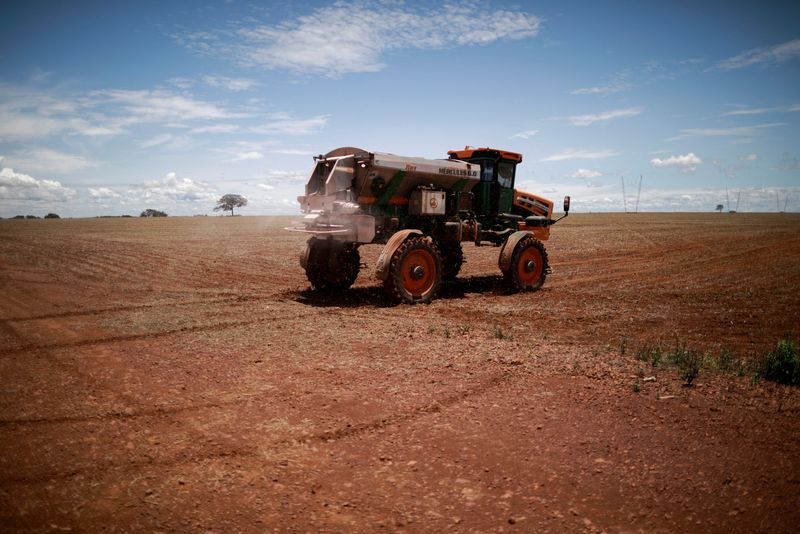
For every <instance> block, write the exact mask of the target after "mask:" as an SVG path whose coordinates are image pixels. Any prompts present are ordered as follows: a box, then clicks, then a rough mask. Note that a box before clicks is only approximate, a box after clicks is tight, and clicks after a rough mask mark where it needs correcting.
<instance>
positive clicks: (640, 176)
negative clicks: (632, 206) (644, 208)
mask: <svg viewBox="0 0 800 534" xmlns="http://www.w3.org/2000/svg"><path fill="white" fill-rule="evenodd" d="M640 196H642V175H641V174H640V175H639V191H638V192H637V193H636V213H639V197H640Z"/></svg>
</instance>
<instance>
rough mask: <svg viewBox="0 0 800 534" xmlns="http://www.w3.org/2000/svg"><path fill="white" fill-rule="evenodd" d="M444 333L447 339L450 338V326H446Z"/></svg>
mask: <svg viewBox="0 0 800 534" xmlns="http://www.w3.org/2000/svg"><path fill="white" fill-rule="evenodd" d="M442 333H443V334H444V337H446V338H447V339H450V329H449V328H447V327H445V329H444V331H443V332H442Z"/></svg>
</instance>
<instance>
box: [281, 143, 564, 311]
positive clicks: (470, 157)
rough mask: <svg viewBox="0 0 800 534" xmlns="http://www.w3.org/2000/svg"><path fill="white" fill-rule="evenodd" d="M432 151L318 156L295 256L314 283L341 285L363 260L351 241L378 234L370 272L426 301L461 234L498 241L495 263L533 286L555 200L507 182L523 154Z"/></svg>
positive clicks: (303, 201)
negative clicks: (444, 155)
mask: <svg viewBox="0 0 800 534" xmlns="http://www.w3.org/2000/svg"><path fill="white" fill-rule="evenodd" d="M448 155H449V156H450V157H449V159H442V160H431V159H423V158H416V157H401V156H396V155H394V154H384V153H379V152H368V151H366V150H362V149H360V148H353V147H344V148H337V149H336V150H333V151H331V152H328V153H327V154H325V155H324V156H323V155H319V156H316V157H315V158H314V160H315V162H316V166H315V167H314V170H313V171H312V173H311V176H310V177H309V179H308V183H307V184H306V189H305V195H303V196H300V197H298V201H299V202H300V206H301V208H302V211H303V213H305V214H306V215H305V217H304V220H303V224H304V226H301V227H293V228H287V230H292V231H297V232H304V233H306V234H310V235H311V237H310V238H309V240H308V242H307V243H306V247H305V249H304V251H303V252H302V254H301V257H300V265H301V266H302V267H303V268H304V269H305V271H306V275H307V276H308V279H309V281H310V282H311V285H312V286H313V288H314V289H319V290H323V289H329V290H338V289H346V288H348V287H350V286H351V285H352V284H353V282H355V280H356V277H357V276H358V271H359V268H360V266H361V258H360V255H359V251H358V247H359V246H361V245H366V244H370V243H378V244H384V248H383V251H382V252H381V254H380V257H379V258H378V263H377V266H376V275H377V278H378V279H379V280H380V281H381V282H383V286H384V288H385V289H386V291H387V292H388V293H389V295H391V296H392V297H393V298H394V299H397V300H400V301H404V302H408V303H415V302H430V300H431V299H432V298H433V297H434V296H435V295H436V292H437V291H438V289H439V286H440V285H441V282H442V280H447V279H452V278H455V277H456V275H458V272H459V270H460V269H461V265H462V264H463V263H464V254H463V251H462V248H461V243H464V242H472V243H474V244H475V245H478V246H480V245H481V244H484V243H486V244H492V245H495V246H499V247H501V248H500V259H499V262H498V263H499V266H500V271H501V272H502V273H503V275H504V277H505V279H506V280H507V281H508V283H509V285H510V287H511V288H512V289H514V290H517V291H535V290H537V289H539V288H540V287H541V286H542V284H543V283H544V281H545V277H546V276H547V274H548V272H549V267H548V263H547V252H546V251H545V248H544V245H543V244H542V241H544V240H546V239H547V238H548V237H549V235H550V226H551V225H552V224H554V223H556V222H557V221H558V220H561V219H562V218H564V217H566V216H567V214H568V213H569V197H565V198H564V215H563V216H562V217H561V218H559V219H556V220H553V218H552V216H553V202H552V201H550V200H547V199H546V198H542V197H540V196H537V195H533V194H530V193H525V192H522V191H518V190H516V189H514V178H515V173H516V168H517V165H518V164H519V163H520V162H521V161H522V154H517V153H515V152H508V151H505V150H497V149H493V148H472V147H466V148H465V149H464V150H451V151H449V152H448Z"/></svg>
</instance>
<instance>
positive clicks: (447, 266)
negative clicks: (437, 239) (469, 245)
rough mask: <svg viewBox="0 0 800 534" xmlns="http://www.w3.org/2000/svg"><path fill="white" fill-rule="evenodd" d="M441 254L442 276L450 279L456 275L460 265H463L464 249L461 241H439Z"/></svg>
mask: <svg viewBox="0 0 800 534" xmlns="http://www.w3.org/2000/svg"><path fill="white" fill-rule="evenodd" d="M439 250H440V251H441V254H442V278H443V279H444V280H452V279H454V278H455V277H456V276H458V273H459V271H461V266H462V265H464V251H463V250H462V249H461V243H458V242H456V243H439Z"/></svg>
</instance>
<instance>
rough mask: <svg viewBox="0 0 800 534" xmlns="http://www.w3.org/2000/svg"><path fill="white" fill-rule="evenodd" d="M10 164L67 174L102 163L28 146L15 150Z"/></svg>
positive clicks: (25, 168) (45, 171) (50, 172)
mask: <svg viewBox="0 0 800 534" xmlns="http://www.w3.org/2000/svg"><path fill="white" fill-rule="evenodd" d="M8 160H9V161H8V164H10V165H13V166H14V167H17V168H20V169H24V170H25V171H27V172H40V173H46V174H67V173H71V172H79V171H83V170H86V169H89V168H92V167H98V166H99V165H100V164H99V163H98V162H96V161H93V160H91V159H87V158H85V157H83V156H78V155H76V154H66V153H64V152H58V151H56V150H52V149H49V148H26V149H21V150H18V151H16V152H14V153H13V154H12V155H10V156H9V158H8Z"/></svg>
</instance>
